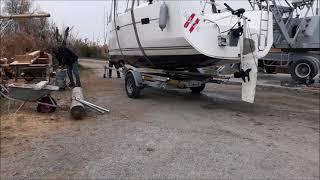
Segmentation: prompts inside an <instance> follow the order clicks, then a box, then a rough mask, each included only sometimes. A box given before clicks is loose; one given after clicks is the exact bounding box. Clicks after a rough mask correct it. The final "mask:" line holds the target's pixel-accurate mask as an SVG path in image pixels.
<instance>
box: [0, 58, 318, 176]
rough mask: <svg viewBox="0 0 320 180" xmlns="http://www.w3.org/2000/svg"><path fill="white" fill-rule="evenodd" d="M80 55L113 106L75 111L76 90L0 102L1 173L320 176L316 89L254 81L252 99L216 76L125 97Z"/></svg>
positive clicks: (91, 93)
mask: <svg viewBox="0 0 320 180" xmlns="http://www.w3.org/2000/svg"><path fill="white" fill-rule="evenodd" d="M82 64H83V66H85V67H88V68H92V69H86V70H84V71H83V72H82V81H83V85H84V93H85V97H86V99H87V100H88V101H91V102H94V103H96V104H98V105H101V106H104V107H107V108H109V109H110V111H111V112H110V113H109V114H105V115H100V114H97V113H95V112H91V111H89V110H88V111H87V112H88V113H87V116H86V118H85V119H84V120H81V121H74V120H71V119H70V117H69V112H68V110H69V109H68V106H69V104H70V94H71V92H70V91H64V92H58V93H55V94H54V97H55V98H56V99H57V100H58V102H59V104H60V105H61V107H62V108H61V109H60V110H59V111H58V112H56V113H54V114H49V115H48V114H38V113H36V112H35V110H34V107H33V106H31V105H30V106H27V107H25V108H24V109H23V110H22V112H20V113H18V114H16V115H12V114H11V115H9V114H7V113H5V112H2V114H1V179H6V178H12V177H13V178H31V179H32V178H57V179H60V178H73V179H80V178H82V179H88V178H91V179H97V178H134V179H136V178H170V179H171V178H179V179H186V178H189V179H196V178H197V179H198V178H202V179H207V178H218V179H221V178H223V179H227V178H233V179H239V178H246V179H247V178H249V179H266V178H268V179H271V178H281V179H319V93H318V92H317V93H315V92H314V91H312V92H310V93H309V92H300V91H299V92H295V91H285V90H277V89H266V88H258V89H257V96H256V103H255V104H247V103H244V102H241V101H240V100H239V99H240V88H241V87H240V86H238V85H226V84H223V85H214V84H210V85H208V86H207V87H206V89H205V91H204V92H203V94H202V95H191V94H190V93H189V92H188V91H187V90H179V91H173V90H170V91H163V90H161V91H159V90H155V89H145V90H144V91H143V94H142V97H141V98H140V99H129V98H127V96H126V94H125V92H124V89H123V87H124V81H123V80H121V79H116V78H114V79H103V78H102V65H103V64H102V63H101V62H91V61H84V62H82ZM114 77H115V76H114ZM2 105H3V103H2Z"/></svg>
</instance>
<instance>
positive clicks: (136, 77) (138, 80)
mask: <svg viewBox="0 0 320 180" xmlns="http://www.w3.org/2000/svg"><path fill="white" fill-rule="evenodd" d="M128 73H131V74H132V75H133V77H134V82H135V84H136V86H138V87H142V86H143V83H142V81H143V79H142V75H141V73H140V72H138V71H134V70H132V69H130V70H128V71H127V72H126V74H125V75H126V76H127V74H128Z"/></svg>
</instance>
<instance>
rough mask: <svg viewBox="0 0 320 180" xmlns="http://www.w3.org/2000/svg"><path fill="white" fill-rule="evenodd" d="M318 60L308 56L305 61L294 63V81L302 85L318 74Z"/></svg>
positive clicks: (292, 67) (292, 69)
mask: <svg viewBox="0 0 320 180" xmlns="http://www.w3.org/2000/svg"><path fill="white" fill-rule="evenodd" d="M316 61H317V60H316V59H315V58H313V57H310V56H306V57H304V58H303V59H299V60H297V61H294V62H293V63H292V64H291V66H290V74H291V77H292V79H294V80H295V81H298V82H300V83H307V81H308V80H312V79H313V78H314V77H315V76H316V75H317V74H318V64H317V62H316Z"/></svg>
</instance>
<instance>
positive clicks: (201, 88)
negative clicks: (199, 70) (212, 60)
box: [190, 84, 206, 94]
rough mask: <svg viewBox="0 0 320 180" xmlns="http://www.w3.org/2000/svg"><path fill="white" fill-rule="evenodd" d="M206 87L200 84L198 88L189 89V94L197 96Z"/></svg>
mask: <svg viewBox="0 0 320 180" xmlns="http://www.w3.org/2000/svg"><path fill="white" fill-rule="evenodd" d="M205 87H206V84H201V86H198V87H190V89H191V92H192V93H194V94H199V93H200V92H202V91H203V90H204V88H205Z"/></svg>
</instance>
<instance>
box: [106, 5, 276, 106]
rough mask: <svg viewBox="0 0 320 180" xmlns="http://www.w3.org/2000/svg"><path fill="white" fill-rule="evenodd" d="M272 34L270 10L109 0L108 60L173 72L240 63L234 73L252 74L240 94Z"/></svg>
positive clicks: (248, 89)
mask: <svg viewBox="0 0 320 180" xmlns="http://www.w3.org/2000/svg"><path fill="white" fill-rule="evenodd" d="M225 7H226V9H225ZM272 33H273V22H272V14H271V12H269V11H263V10H252V11H245V10H244V9H238V10H233V9H232V8H231V7H230V6H228V5H227V4H226V3H224V4H220V5H219V4H217V3H216V2H215V0H193V1H186V0H176V1H172V0H149V1H141V0H140V1H139V0H127V1H120V0H113V1H112V11H111V12H110V16H109V18H108V46H109V54H110V58H111V60H112V61H122V62H124V63H129V64H131V65H132V66H134V67H148V68H154V69H164V70H175V71H192V70H193V69H195V68H201V67H205V66H212V65H223V64H230V63H237V62H241V69H242V70H241V71H240V72H239V77H242V78H245V77H246V76H247V77H248V78H250V79H251V81H249V82H248V80H247V81H246V82H244V85H245V86H243V90H244V91H245V94H248V92H249V91H254V88H252V87H251V86H254V87H255V81H256V73H257V59H258V58H261V57H264V56H265V55H266V54H267V53H268V52H269V50H270V48H271V45H272V43H273V34H272ZM249 69H250V70H249ZM249 74H250V76H249ZM252 83H253V84H252ZM248 84H252V85H248ZM246 87H248V88H246ZM252 93H253V94H254V92H252ZM252 93H249V94H250V95H249V96H250V97H251V98H249V99H247V101H250V102H251V101H253V98H252ZM245 94H243V99H244V96H246V95H245ZM253 97H254V96H253ZM245 99H246V98H245Z"/></svg>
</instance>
